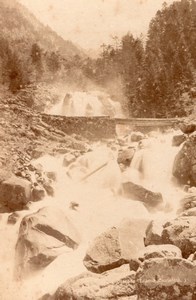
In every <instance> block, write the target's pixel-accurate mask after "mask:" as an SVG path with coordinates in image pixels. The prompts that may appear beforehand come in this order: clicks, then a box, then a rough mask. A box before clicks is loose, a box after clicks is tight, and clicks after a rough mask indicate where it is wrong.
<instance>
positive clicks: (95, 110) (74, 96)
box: [46, 91, 123, 117]
mask: <svg viewBox="0 0 196 300" xmlns="http://www.w3.org/2000/svg"><path fill="white" fill-rule="evenodd" d="M46 113H48V114H52V115H60V116H80V117H81V116H85V117H90V116H111V117H123V113H122V108H121V105H120V103H119V102H117V101H113V100H112V99H111V98H110V97H109V95H107V94H106V93H103V92H100V91H91V92H72V93H69V94H66V95H65V97H64V99H62V100H61V101H60V102H59V103H57V104H56V105H54V106H53V107H52V108H50V109H49V110H48V109H47V110H46Z"/></svg>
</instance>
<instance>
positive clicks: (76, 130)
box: [41, 114, 180, 139]
mask: <svg viewBox="0 0 196 300" xmlns="http://www.w3.org/2000/svg"><path fill="white" fill-rule="evenodd" d="M41 118H42V120H43V121H44V122H46V123H48V124H50V125H52V126H53V127H56V128H57V129H59V130H62V131H63V132H65V133H67V134H81V135H83V136H86V137H88V138H92V139H94V138H95V139H100V138H112V137H115V136H116V134H117V135H118V134H120V135H121V134H126V133H130V132H131V131H141V132H144V133H146V132H149V131H152V130H153V131H154V130H157V129H158V130H160V131H164V130H165V129H167V128H177V127H178V123H179V122H180V119H174V118H170V119H152V118H129V119H123V118H110V117H108V116H98V117H65V116H54V115H47V114H42V115H41Z"/></svg>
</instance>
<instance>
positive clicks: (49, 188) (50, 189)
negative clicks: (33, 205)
mask: <svg viewBox="0 0 196 300" xmlns="http://www.w3.org/2000/svg"><path fill="white" fill-rule="evenodd" d="M43 187H44V189H45V190H46V193H47V195H48V196H51V197H53V196H54V188H53V187H52V185H51V183H50V182H47V181H44V182H43Z"/></svg>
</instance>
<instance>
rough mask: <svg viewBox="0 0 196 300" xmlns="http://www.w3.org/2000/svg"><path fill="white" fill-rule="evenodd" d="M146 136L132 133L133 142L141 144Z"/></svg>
mask: <svg viewBox="0 0 196 300" xmlns="http://www.w3.org/2000/svg"><path fill="white" fill-rule="evenodd" d="M144 137H145V136H144V134H143V133H141V132H132V133H131V142H139V141H141V140H142V139H143V138H144Z"/></svg>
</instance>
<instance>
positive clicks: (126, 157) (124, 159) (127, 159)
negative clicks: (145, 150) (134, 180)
mask: <svg viewBox="0 0 196 300" xmlns="http://www.w3.org/2000/svg"><path fill="white" fill-rule="evenodd" d="M134 154H135V148H127V149H125V150H121V151H119V153H118V158H117V162H118V163H119V164H124V165H127V166H129V165H130V163H131V161H132V159H133V156H134Z"/></svg>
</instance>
